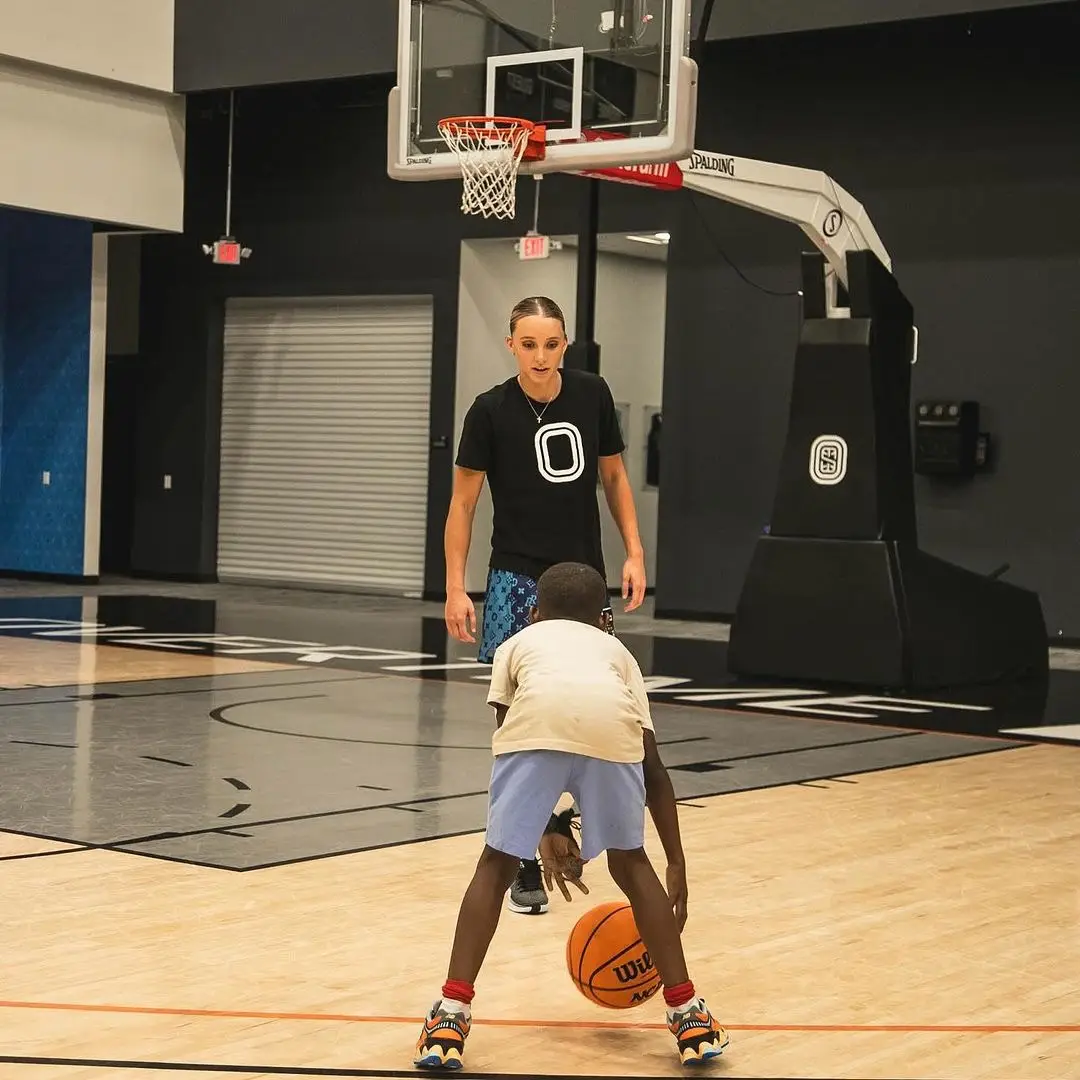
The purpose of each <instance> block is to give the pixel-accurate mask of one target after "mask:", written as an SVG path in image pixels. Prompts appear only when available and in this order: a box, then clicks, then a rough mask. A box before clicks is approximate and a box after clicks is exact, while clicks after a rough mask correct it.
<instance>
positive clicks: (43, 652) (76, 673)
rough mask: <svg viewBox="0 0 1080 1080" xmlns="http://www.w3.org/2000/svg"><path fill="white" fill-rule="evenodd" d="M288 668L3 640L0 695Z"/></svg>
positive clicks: (105, 647)
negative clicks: (29, 689) (43, 688)
mask: <svg viewBox="0 0 1080 1080" xmlns="http://www.w3.org/2000/svg"><path fill="white" fill-rule="evenodd" d="M289 666H290V665H287V664H270V663H265V662H263V661H255V660H236V659H231V658H229V657H223V656H199V655H195V656H191V655H185V654H183V653H179V654H177V653H163V652H150V651H149V650H146V651H138V650H135V649H124V648H119V647H117V646H113V645H92V644H74V643H72V642H68V641H42V640H37V639H30V638H18V637H4V638H3V647H2V648H0V690H18V689H22V688H24V687H30V686H86V685H97V684H99V683H112V682H138V681H140V680H143V679H182V678H191V677H194V676H200V675H240V674H243V673H246V672H256V671H282V670H285V669H287V668H288V667H289Z"/></svg>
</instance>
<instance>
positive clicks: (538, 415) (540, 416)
mask: <svg viewBox="0 0 1080 1080" xmlns="http://www.w3.org/2000/svg"><path fill="white" fill-rule="evenodd" d="M559 378H560V379H561V378H562V376H561V375H560V376H559ZM517 384H518V386H519V387H520V388H521V392H522V394H523V395H524V396H525V400H526V401H527V402H528V403H529V408H530V409H531V410H532V414H533V416H535V417H536V422H537V424H539V423H540V421H541V420H543V419H544V413H546V412H547V411H548V406H549V405H550V404H551V403H552V402H553V401H554V400H555V398H556V397H557V396H558V394H559V391H558V390H557V389H556V391H555V393H554V394H552V395H551V397H549V398H548V399H547V401H546V402H544V407H543V408H542V409H541V410H540V411H539V412H537V411H536V406H535V405H533V403H532V398H531V397H529V395H528V392H527V391H526V390H525V387H524V386H522V385H521V376H520V375H519V376H518V379H517Z"/></svg>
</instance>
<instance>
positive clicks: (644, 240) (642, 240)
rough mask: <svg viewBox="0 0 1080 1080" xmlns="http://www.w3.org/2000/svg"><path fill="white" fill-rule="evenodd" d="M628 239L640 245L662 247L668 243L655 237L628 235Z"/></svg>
mask: <svg viewBox="0 0 1080 1080" xmlns="http://www.w3.org/2000/svg"><path fill="white" fill-rule="evenodd" d="M626 239H627V240H635V241H637V243H639V244H656V245H658V246H661V247H662V246H663V245H664V244H665V243H666V242H667V241H665V240H657V239H656V237H655V236H630V235H628V236H627V237H626Z"/></svg>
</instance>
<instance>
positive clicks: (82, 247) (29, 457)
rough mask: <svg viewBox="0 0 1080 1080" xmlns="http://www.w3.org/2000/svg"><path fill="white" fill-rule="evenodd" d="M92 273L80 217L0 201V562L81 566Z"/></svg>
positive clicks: (40, 569)
mask: <svg viewBox="0 0 1080 1080" xmlns="http://www.w3.org/2000/svg"><path fill="white" fill-rule="evenodd" d="M92 273H93V230H92V226H91V224H90V223H89V222H85V221H76V220H71V219H68V218H60V217H51V216H48V215H45V214H32V213H24V212H21V211H14V210H7V209H3V208H0V570H15V571H30V572H35V573H46V574H73V575H81V574H82V573H83V541H84V533H85V526H86V521H85V515H86V438H87V432H86V427H87V409H88V404H89V393H90V386H89V383H90V293H91V281H92ZM46 471H47V472H49V473H50V483H49V485H48V486H46V485H44V484H43V483H42V473H44V472H46Z"/></svg>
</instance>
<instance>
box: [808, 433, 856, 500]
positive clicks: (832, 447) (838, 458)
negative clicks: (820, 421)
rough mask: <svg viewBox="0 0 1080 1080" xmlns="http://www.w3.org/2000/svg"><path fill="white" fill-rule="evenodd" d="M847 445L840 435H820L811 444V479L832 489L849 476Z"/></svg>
mask: <svg viewBox="0 0 1080 1080" xmlns="http://www.w3.org/2000/svg"><path fill="white" fill-rule="evenodd" d="M847 457H848V451H847V443H846V442H845V441H844V439H843V438H842V437H841V436H840V435H819V436H818V437H817V438H816V439H815V440H814V441H813V442H812V443H811V444H810V479H811V480H813V481H814V483H815V484H821V485H823V486H825V487H831V486H832V485H833V484H839V483H840V481H841V480H843V479H844V477H845V476H846V475H847Z"/></svg>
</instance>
